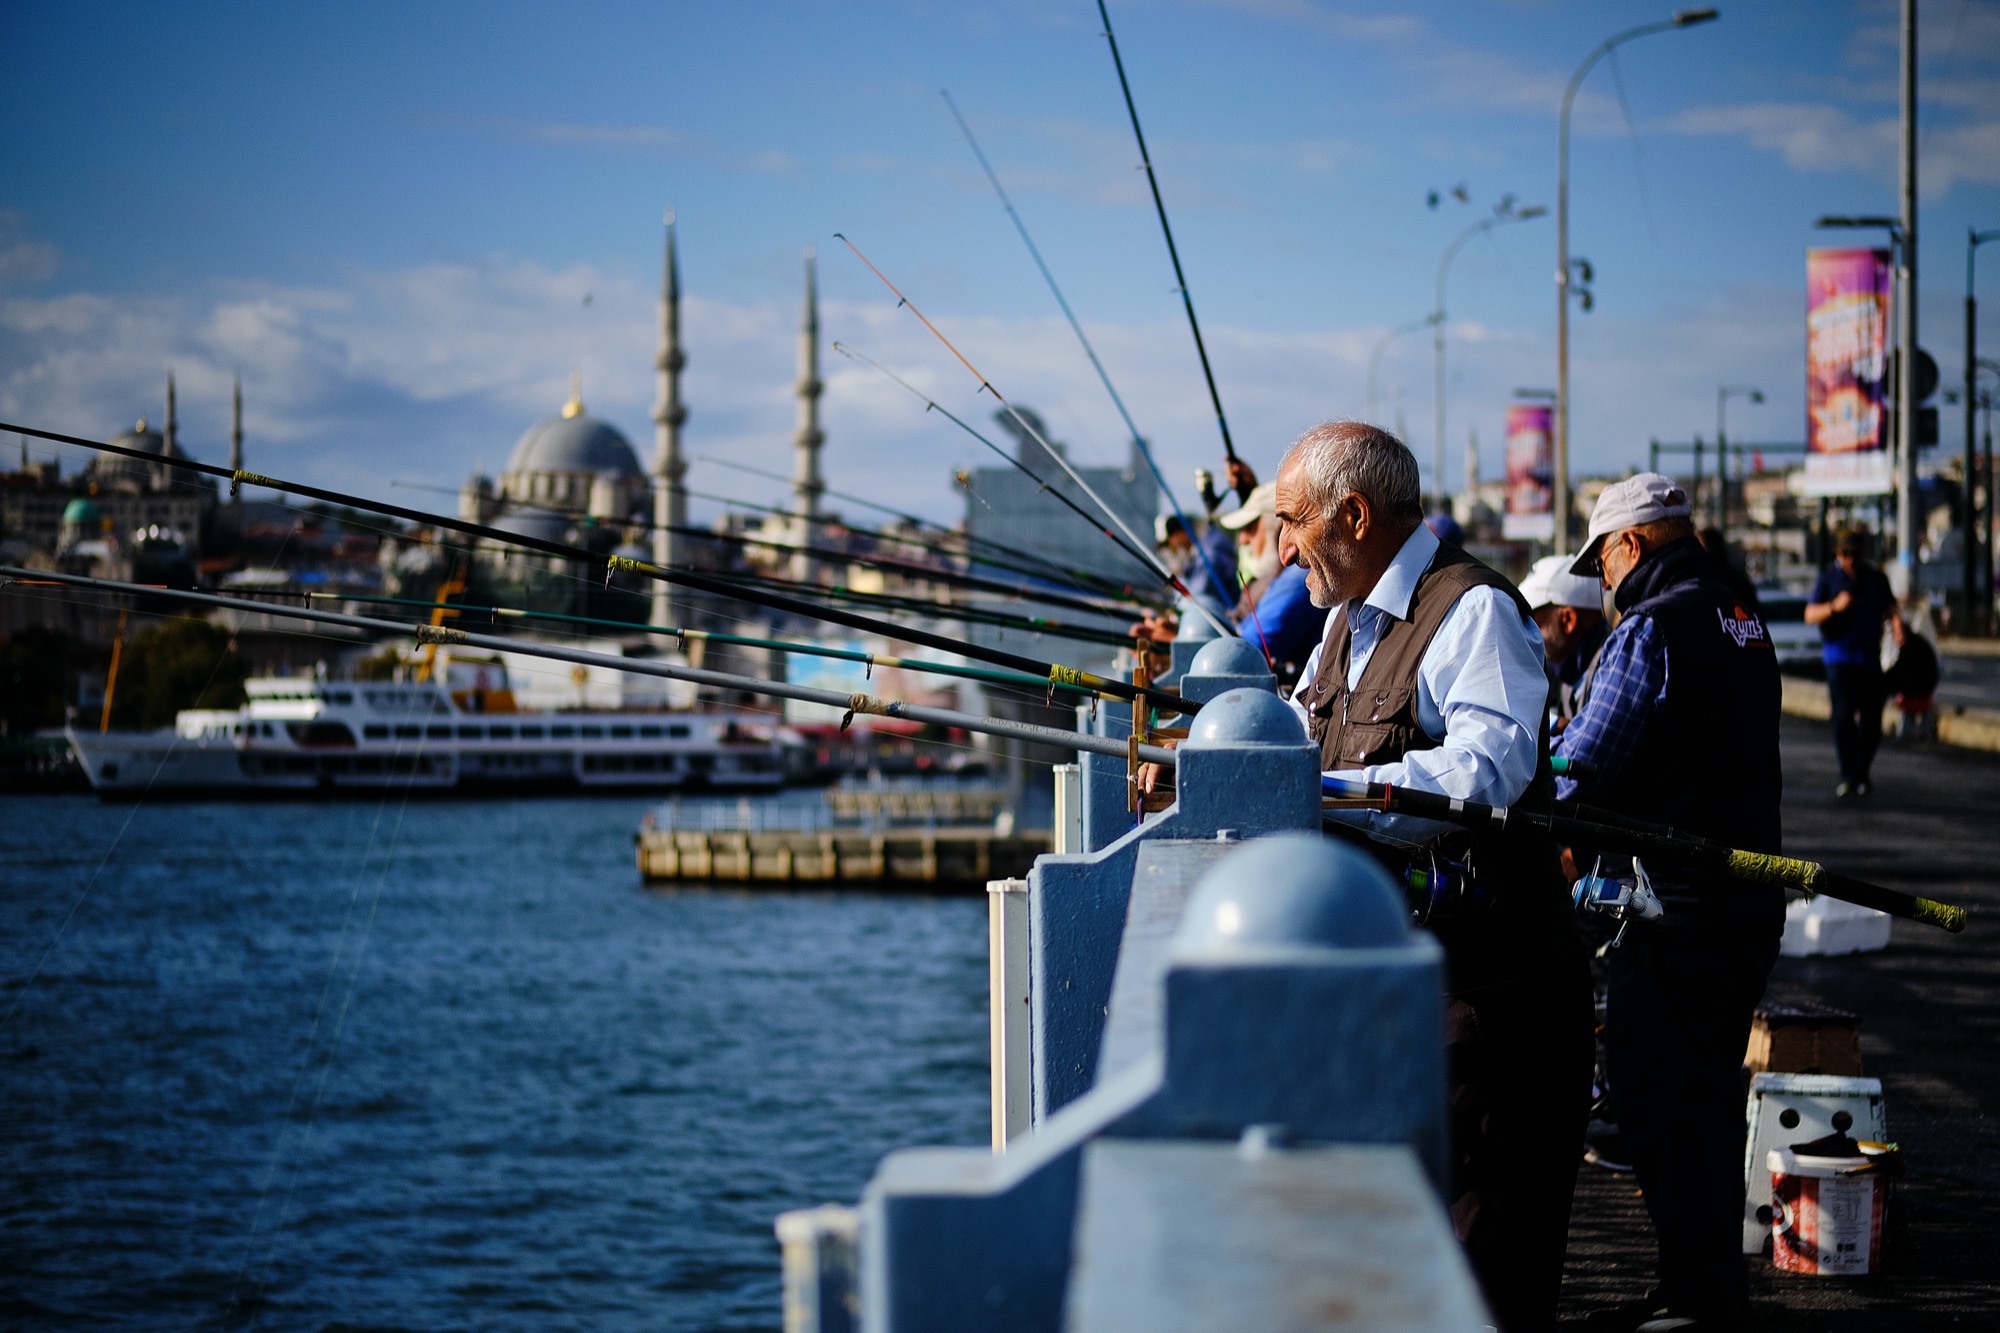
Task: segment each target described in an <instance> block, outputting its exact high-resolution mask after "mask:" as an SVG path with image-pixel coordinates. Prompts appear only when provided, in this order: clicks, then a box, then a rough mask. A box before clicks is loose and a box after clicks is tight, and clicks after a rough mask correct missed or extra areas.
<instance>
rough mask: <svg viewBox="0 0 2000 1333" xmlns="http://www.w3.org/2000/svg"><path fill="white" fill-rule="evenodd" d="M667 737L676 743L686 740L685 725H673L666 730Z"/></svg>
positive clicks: (679, 723)
mask: <svg viewBox="0 0 2000 1333" xmlns="http://www.w3.org/2000/svg"><path fill="white" fill-rule="evenodd" d="M667 735H669V736H671V737H673V738H674V739H675V740H677V741H684V740H686V739H687V738H688V726H687V723H685V722H676V723H674V725H672V726H671V727H668V728H667Z"/></svg>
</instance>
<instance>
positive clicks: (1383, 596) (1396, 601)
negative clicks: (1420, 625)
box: [1362, 523, 1443, 620]
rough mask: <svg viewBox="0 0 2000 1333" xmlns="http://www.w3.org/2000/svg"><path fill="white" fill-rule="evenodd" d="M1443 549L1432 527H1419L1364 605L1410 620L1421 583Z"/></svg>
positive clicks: (1397, 617)
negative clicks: (1411, 607)
mask: <svg viewBox="0 0 2000 1333" xmlns="http://www.w3.org/2000/svg"><path fill="white" fill-rule="evenodd" d="M1441 545H1443V543H1442V542H1440V541H1438V539H1437V534H1436V533H1434V532H1432V531H1431V529H1430V524H1428V523H1419V524H1417V530H1416V531H1415V532H1412V533H1411V534H1410V535H1409V537H1408V538H1407V539H1406V540H1405V541H1404V542H1403V545H1402V547H1401V549H1399V550H1398V551H1397V552H1396V558H1395V559H1393V560H1391V561H1390V562H1389V567H1388V568H1387V569H1385V570H1383V571H1382V577H1381V578H1379V579H1376V580H1375V586H1374V587H1373V588H1371V589H1370V590H1369V592H1368V596H1367V597H1366V598H1364V599H1363V603H1362V604H1363V605H1364V606H1372V607H1374V608H1376V609H1377V610H1380V611H1387V612H1388V613H1389V614H1390V615H1392V616H1394V617H1396V619H1398V620H1408V619H1409V618H1410V599H1411V598H1413V597H1415V596H1416V595H1417V580H1418V579H1420V578H1422V577H1423V576H1424V571H1425V570H1427V569H1429V568H1430V567H1431V558H1432V557H1433V556H1435V555H1436V554H1437V550H1438V547H1439V546H1441Z"/></svg>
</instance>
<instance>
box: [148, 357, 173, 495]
mask: <svg viewBox="0 0 2000 1333" xmlns="http://www.w3.org/2000/svg"><path fill="white" fill-rule="evenodd" d="M179 433H180V431H179V427H178V424H177V419H176V417H175V415H174V372H173V371H171V370H169V371H168V372H167V419H166V421H165V422H164V423H163V424H162V425H161V426H160V457H162V458H172V457H173V456H174V437H175V436H176V435H178V434H179ZM171 484H172V482H171V480H170V479H169V477H168V473H167V465H166V464H165V463H155V464H153V487H154V489H155V490H165V489H166V488H167V487H168V486H169V485H171Z"/></svg>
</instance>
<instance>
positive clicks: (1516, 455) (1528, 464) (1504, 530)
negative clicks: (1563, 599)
mask: <svg viewBox="0 0 2000 1333" xmlns="http://www.w3.org/2000/svg"><path fill="white" fill-rule="evenodd" d="M1554 420H1555V408H1554V407H1553V406H1551V405H1550V404H1548V403H1513V404H1511V405H1509V406H1508V408H1507V446H1506V452H1507V512H1506V514H1505V515H1503V516H1502V518H1501V520H1500V535H1501V536H1503V537H1505V538H1506V539H1507V540H1508V541H1547V540H1549V539H1550V538H1551V537H1553V536H1555V531H1556V519H1555V502H1556V494H1555V475H1556V470H1555V430H1554Z"/></svg>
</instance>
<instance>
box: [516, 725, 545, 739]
mask: <svg viewBox="0 0 2000 1333" xmlns="http://www.w3.org/2000/svg"><path fill="white" fill-rule="evenodd" d="M541 738H542V729H541V728H540V727H522V728H521V739H522V740H524V741H538V740H540V739H541Z"/></svg>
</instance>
